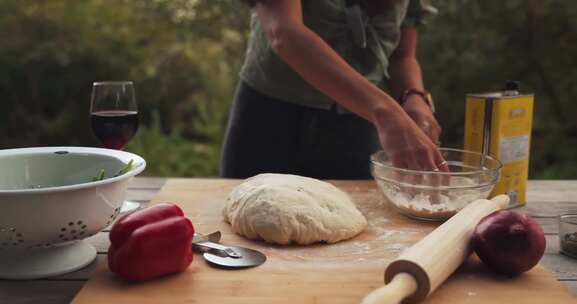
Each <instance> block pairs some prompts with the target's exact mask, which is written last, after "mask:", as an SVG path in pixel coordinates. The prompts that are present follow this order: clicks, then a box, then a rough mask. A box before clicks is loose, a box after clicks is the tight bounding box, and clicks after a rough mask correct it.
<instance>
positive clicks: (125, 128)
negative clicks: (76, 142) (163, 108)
mask: <svg viewBox="0 0 577 304" xmlns="http://www.w3.org/2000/svg"><path fill="white" fill-rule="evenodd" d="M90 124H91V125H92V133H94V135H95V136H96V138H98V140H100V142H101V143H102V145H103V146H104V147H105V148H108V149H116V150H122V149H124V147H125V146H126V145H127V144H128V142H129V141H130V140H131V139H132V137H134V135H135V134H136V130H138V106H137V104H136V97H135V94H134V84H133V83H132V81H99V82H95V83H93V84H92V97H91V98H90ZM139 207H140V204H139V203H137V202H131V201H125V202H124V203H123V204H122V208H121V209H120V212H130V211H133V210H136V209H138V208H139Z"/></svg>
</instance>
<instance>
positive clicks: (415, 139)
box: [373, 109, 449, 172]
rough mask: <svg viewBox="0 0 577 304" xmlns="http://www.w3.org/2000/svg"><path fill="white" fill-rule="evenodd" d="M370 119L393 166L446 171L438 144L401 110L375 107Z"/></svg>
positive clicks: (445, 163) (446, 166)
mask: <svg viewBox="0 0 577 304" xmlns="http://www.w3.org/2000/svg"><path fill="white" fill-rule="evenodd" d="M373 118H374V119H373V123H374V125H375V128H376V129H377V132H378V134H379V139H380V142H381V145H382V146H383V150H384V151H385V153H386V154H387V156H388V157H389V159H391V160H392V163H393V166H395V167H397V168H406V169H410V170H418V171H442V172H448V171H449V170H448V165H447V162H446V161H445V159H444V158H443V156H442V155H441V152H440V151H439V149H438V147H437V145H435V144H434V143H433V142H432V141H431V139H430V138H429V137H428V136H427V135H426V134H425V133H424V132H423V131H422V130H421V129H420V128H419V127H418V126H417V124H416V123H415V122H414V121H413V120H412V119H411V118H410V117H409V116H408V115H407V114H406V113H405V112H404V111H402V110H397V111H394V110H393V111H391V110H381V109H379V110H375V111H374V112H373Z"/></svg>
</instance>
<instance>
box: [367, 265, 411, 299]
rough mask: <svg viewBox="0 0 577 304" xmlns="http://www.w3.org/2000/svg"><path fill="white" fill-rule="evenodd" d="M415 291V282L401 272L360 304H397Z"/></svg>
mask: <svg viewBox="0 0 577 304" xmlns="http://www.w3.org/2000/svg"><path fill="white" fill-rule="evenodd" d="M416 291H417V280H416V279H415V277H413V276H412V275H410V274H408V273H406V272H401V273H398V274H396V275H395V277H394V278H393V280H392V281H391V282H390V283H389V284H387V285H385V286H383V287H381V288H379V289H376V290H374V291H373V292H371V293H369V294H368V295H367V296H366V297H365V298H364V299H363V301H362V302H361V304H398V303H401V301H402V300H403V299H405V298H406V297H408V296H410V295H412V294H413V293H415V292H416Z"/></svg>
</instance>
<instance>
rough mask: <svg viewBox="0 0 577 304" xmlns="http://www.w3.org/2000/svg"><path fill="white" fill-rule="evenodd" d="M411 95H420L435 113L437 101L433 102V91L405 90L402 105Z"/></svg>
mask: <svg viewBox="0 0 577 304" xmlns="http://www.w3.org/2000/svg"><path fill="white" fill-rule="evenodd" d="M411 95H419V96H420V97H421V99H422V100H423V101H424V102H425V103H426V104H427V105H428V106H429V107H430V108H431V111H432V112H433V113H435V103H434V102H433V96H431V93H429V92H427V91H420V90H417V89H408V90H405V92H403V96H402V97H401V105H403V104H405V102H406V101H407V99H408V98H409V96H411Z"/></svg>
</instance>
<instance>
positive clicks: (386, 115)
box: [256, 0, 443, 170]
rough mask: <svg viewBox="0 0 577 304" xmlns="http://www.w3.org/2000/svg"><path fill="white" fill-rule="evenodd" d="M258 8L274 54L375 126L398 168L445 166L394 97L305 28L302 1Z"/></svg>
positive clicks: (268, 2) (267, 1)
mask: <svg viewBox="0 0 577 304" xmlns="http://www.w3.org/2000/svg"><path fill="white" fill-rule="evenodd" d="M256 9H257V14H258V16H259V19H260V21H261V24H262V26H263V28H264V30H265V32H266V35H267V39H268V42H269V44H270V46H271V48H272V49H273V50H274V52H275V53H276V54H277V55H278V56H279V57H281V58H282V59H283V60H284V61H285V62H287V63H288V64H289V65H290V66H291V67H292V68H293V69H294V70H295V71H296V72H297V73H298V74H299V75H300V76H301V77H303V79H305V80H306V81H307V82H308V83H310V84H311V85H312V86H314V87H315V88H317V89H318V90H320V91H321V92H323V93H325V94H326V95H327V96H329V97H331V98H332V99H334V100H335V101H337V102H338V103H339V104H341V105H342V106H344V107H345V108H347V109H349V110H350V111H352V112H354V113H356V114H358V115H359V116H361V117H363V118H365V119H367V120H368V121H370V122H372V123H373V124H374V125H375V127H376V128H377V131H378V133H379V137H380V140H381V143H382V145H383V148H384V149H385V151H386V152H387V153H388V154H389V156H390V157H391V158H392V159H393V162H394V163H395V164H396V165H397V166H402V167H407V168H412V169H427V170H431V169H435V168H437V166H438V164H440V163H441V162H443V158H442V156H441V155H440V153H439V151H438V150H437V147H436V146H435V144H433V142H432V141H431V140H430V139H429V138H428V137H427V135H426V134H425V133H423V132H422V131H421V130H420V129H419V128H418V126H417V125H416V124H415V122H414V121H413V120H412V119H411V118H410V117H409V116H408V115H407V114H406V113H405V111H403V109H402V108H401V106H400V105H399V104H398V103H397V102H396V101H395V100H394V99H393V98H392V97H391V96H389V95H387V94H386V93H385V92H383V91H382V90H381V89H379V88H378V87H377V86H375V85H373V84H372V83H371V82H369V81H368V80H367V79H365V78H364V77H363V76H362V75H361V74H359V73H357V72H356V71H355V70H354V69H353V68H352V67H351V66H350V65H349V64H348V63H347V62H346V61H345V60H344V59H342V58H341V57H340V56H339V55H338V54H337V53H336V52H335V51H334V50H333V49H332V48H331V47H330V46H329V45H328V44H327V43H326V42H324V40H322V38H320V37H319V36H318V35H317V34H316V33H314V32H313V31H311V30H310V29H309V28H307V27H306V26H305V25H304V24H303V20H302V8H301V1H300V0H261V1H259V2H257V6H256Z"/></svg>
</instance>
